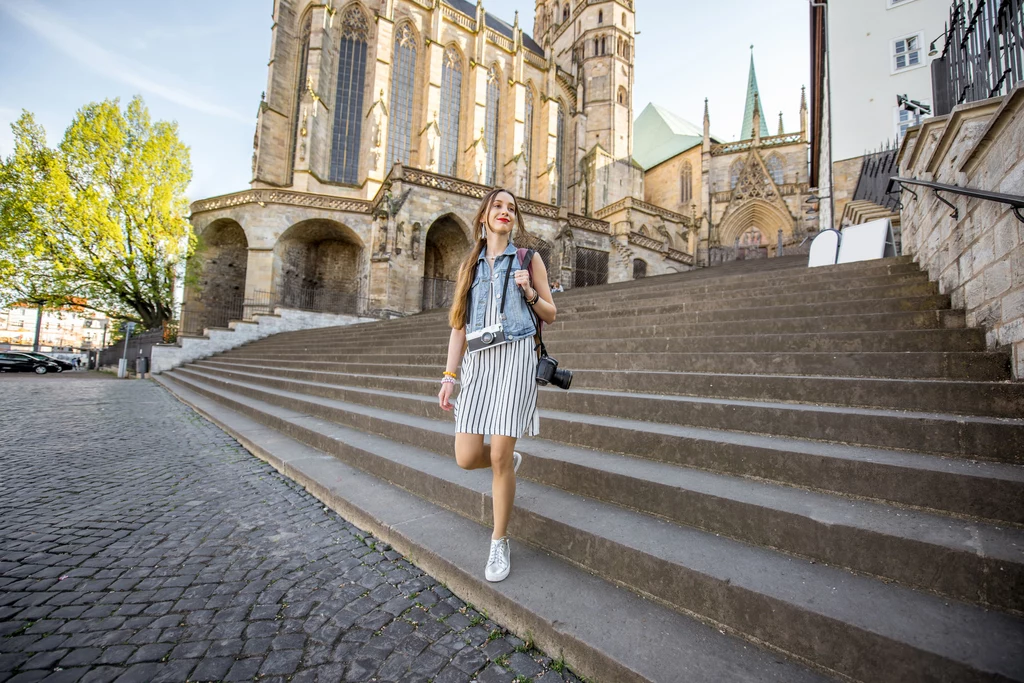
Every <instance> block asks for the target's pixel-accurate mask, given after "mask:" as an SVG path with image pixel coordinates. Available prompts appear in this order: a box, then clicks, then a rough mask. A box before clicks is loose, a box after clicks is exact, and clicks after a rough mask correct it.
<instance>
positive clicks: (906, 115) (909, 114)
mask: <svg viewBox="0 0 1024 683" xmlns="http://www.w3.org/2000/svg"><path fill="white" fill-rule="evenodd" d="M924 103H925V104H930V101H928V100H925V102H924ZM894 112H895V119H896V144H897V145H899V144H900V143H901V142H903V137H904V136H905V135H906V134H907V129H908V128H910V127H912V126H916V125H917V124H919V123H921V120H922V119H923V118H925V117H923V116H921V115H920V114H919V113H917V112H914V111H910V110H907V109H903V108H902V107H896V109H895V110H894Z"/></svg>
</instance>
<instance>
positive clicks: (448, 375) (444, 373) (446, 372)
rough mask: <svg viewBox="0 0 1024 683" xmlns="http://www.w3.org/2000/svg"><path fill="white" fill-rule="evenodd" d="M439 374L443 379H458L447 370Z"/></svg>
mask: <svg viewBox="0 0 1024 683" xmlns="http://www.w3.org/2000/svg"><path fill="white" fill-rule="evenodd" d="M441 374H442V375H444V376H445V377H451V378H452V379H455V378H457V377H458V375H456V374H455V373H454V372H450V371H448V370H445V371H444V372H442V373H441Z"/></svg>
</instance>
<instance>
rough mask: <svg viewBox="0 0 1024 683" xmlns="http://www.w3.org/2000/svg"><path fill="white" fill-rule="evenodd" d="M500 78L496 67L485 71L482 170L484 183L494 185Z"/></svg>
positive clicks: (496, 161) (495, 177)
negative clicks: (485, 94)
mask: <svg viewBox="0 0 1024 683" xmlns="http://www.w3.org/2000/svg"><path fill="white" fill-rule="evenodd" d="M500 89H501V76H500V75H499V74H498V69H497V67H493V66H492V67H491V68H490V69H489V70H488V71H487V118H486V119H485V120H484V144H485V145H486V152H487V162H486V166H485V168H484V182H485V183H486V184H487V185H492V186H493V185H494V184H495V182H496V181H497V175H498V106H499V104H500V101H501V99H500V98H501V95H500Z"/></svg>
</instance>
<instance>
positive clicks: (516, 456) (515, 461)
mask: <svg viewBox="0 0 1024 683" xmlns="http://www.w3.org/2000/svg"><path fill="white" fill-rule="evenodd" d="M522 464H523V454H522V453H520V452H519V451H512V471H513V472H518V471H519V466H520V465H522Z"/></svg>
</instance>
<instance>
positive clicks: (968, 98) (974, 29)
mask: <svg viewBox="0 0 1024 683" xmlns="http://www.w3.org/2000/svg"><path fill="white" fill-rule="evenodd" d="M1022 14H1024V0H977V2H975V1H974V0H956V2H954V3H953V4H952V6H950V9H949V23H948V24H947V25H946V42H945V45H944V47H943V50H942V56H941V57H939V58H938V59H935V60H934V61H932V66H931V68H932V97H933V100H934V105H935V114H936V115H938V116H942V115H944V114H948V113H949V112H950V110H952V109H953V107H955V106H956V105H958V104H963V103H964V102H977V101H978V100H984V99H988V98H989V97H996V96H997V95H1005V94H1006V93H1008V92H1009V91H1010V89H1011V88H1013V86H1014V85H1016V84H1017V83H1019V82H1021V81H1022V80H1024V42H1022V30H1021V23H1022V21H1021V15H1022Z"/></svg>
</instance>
